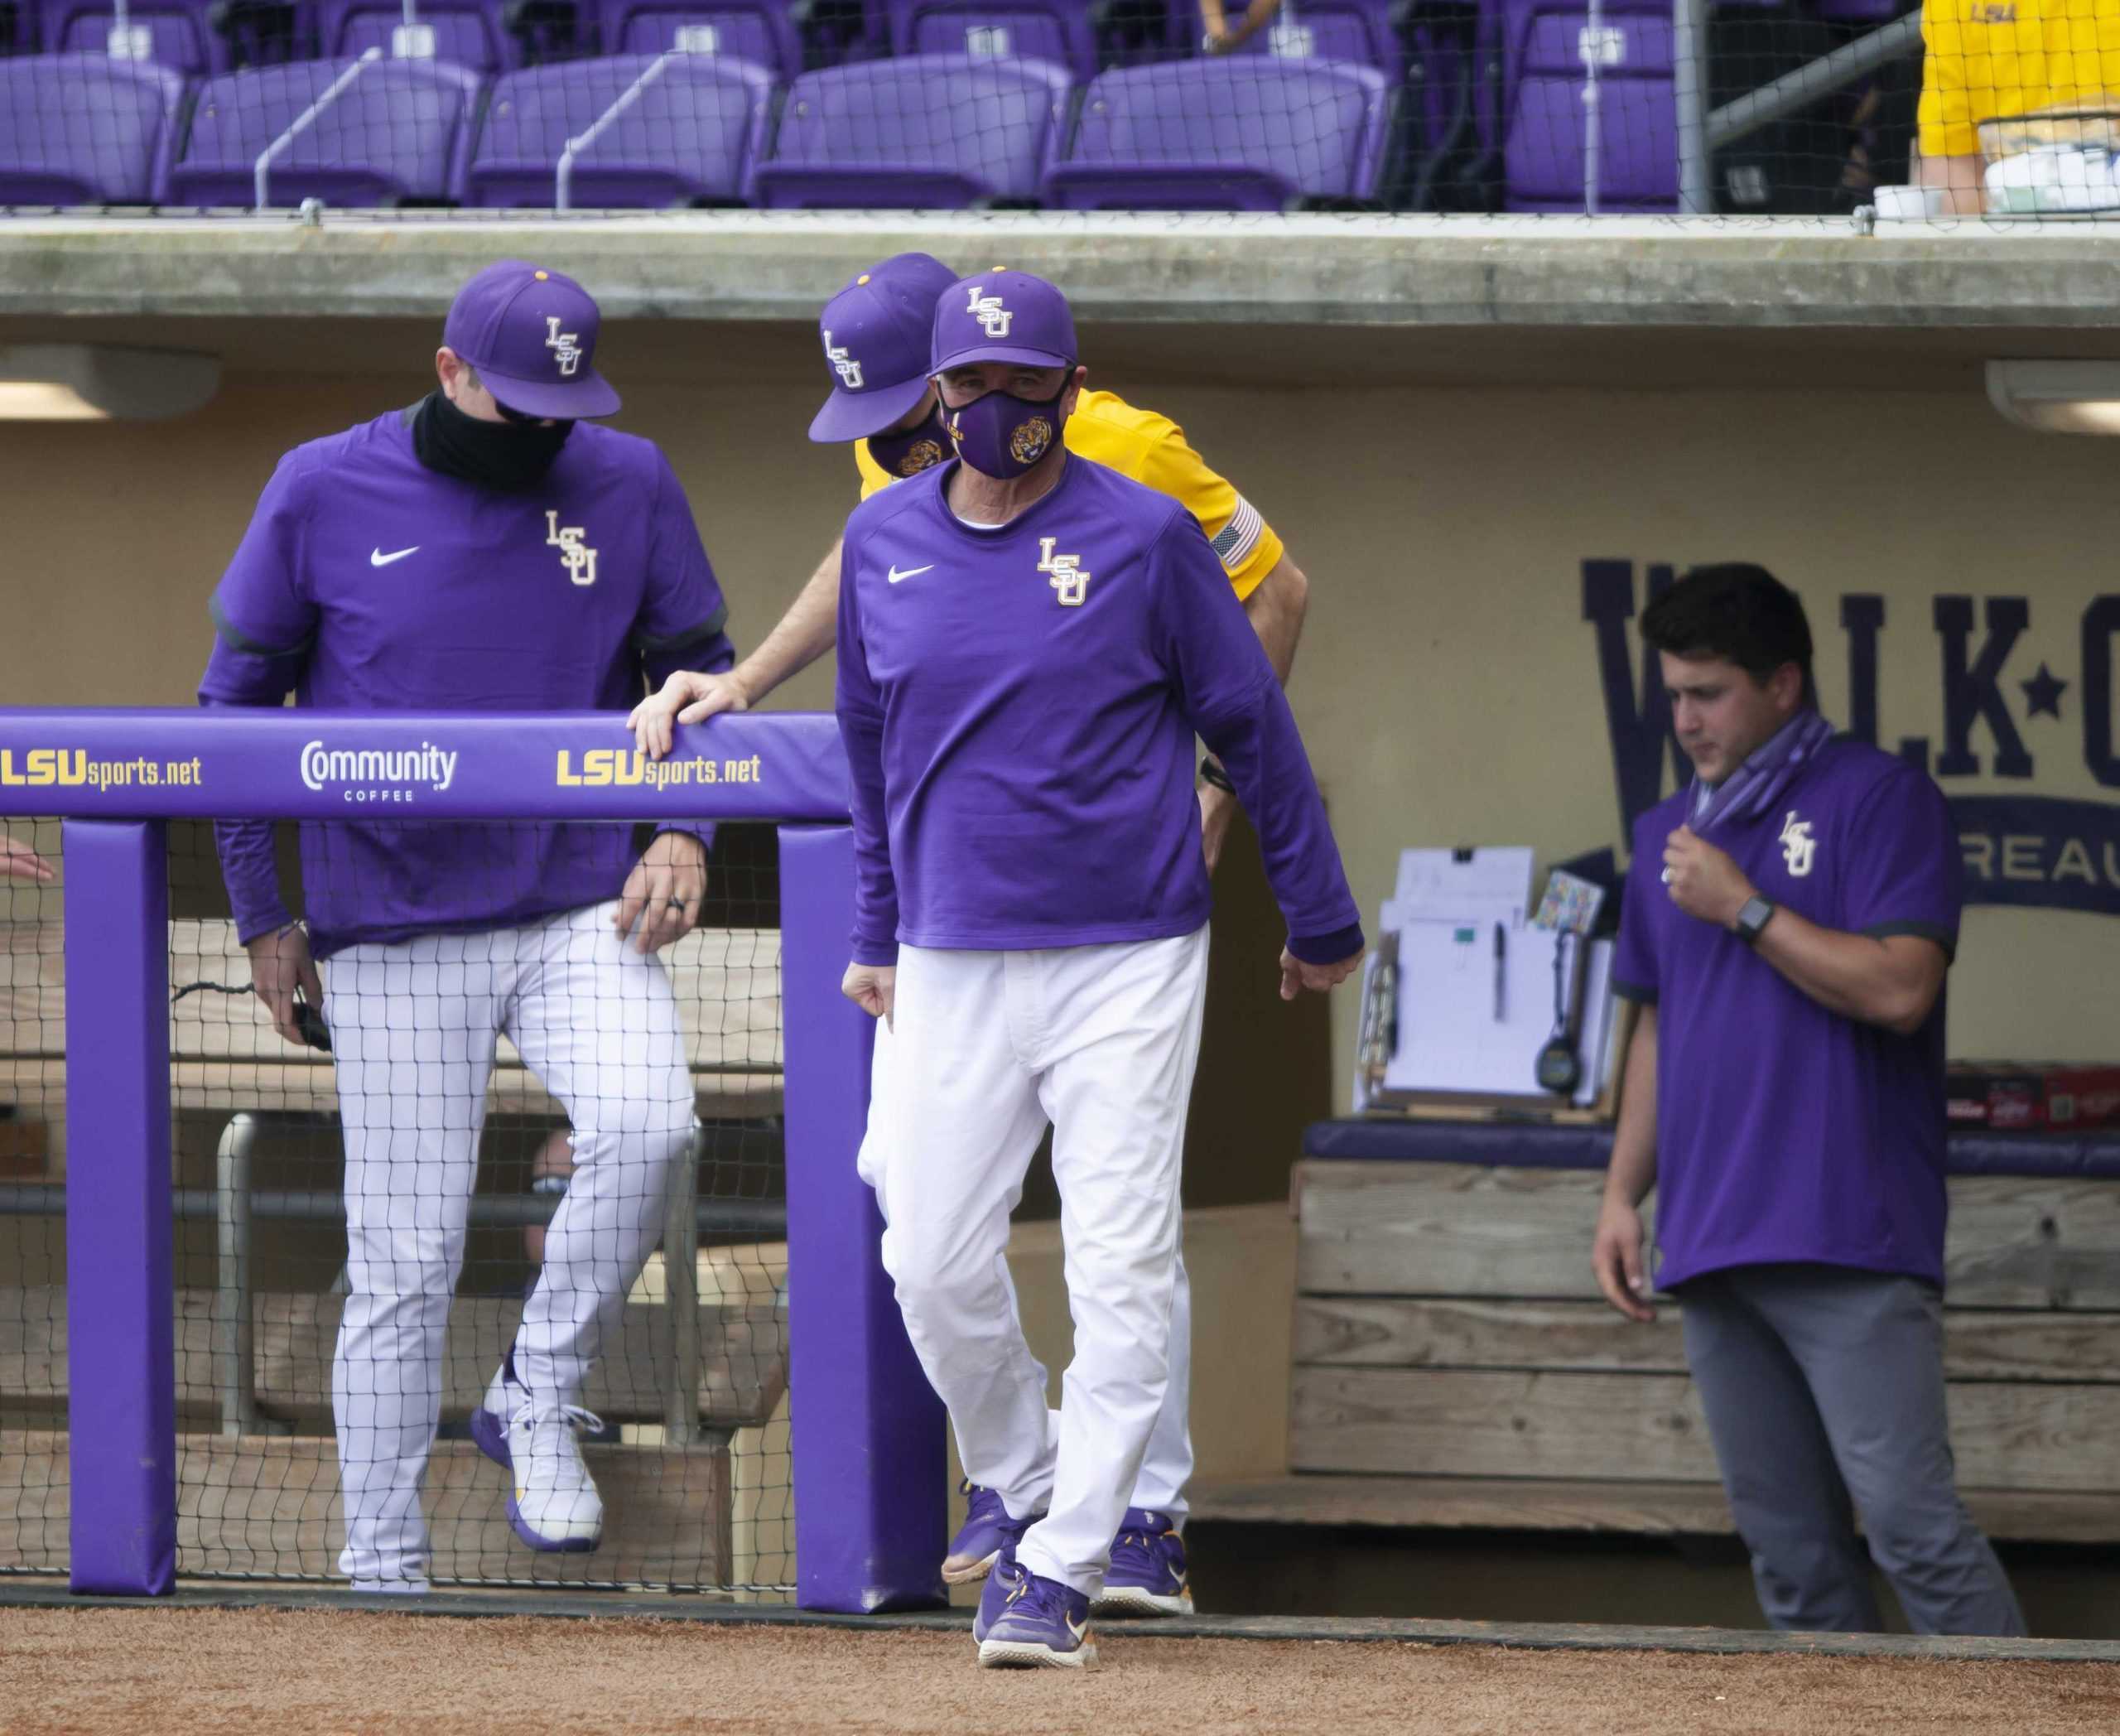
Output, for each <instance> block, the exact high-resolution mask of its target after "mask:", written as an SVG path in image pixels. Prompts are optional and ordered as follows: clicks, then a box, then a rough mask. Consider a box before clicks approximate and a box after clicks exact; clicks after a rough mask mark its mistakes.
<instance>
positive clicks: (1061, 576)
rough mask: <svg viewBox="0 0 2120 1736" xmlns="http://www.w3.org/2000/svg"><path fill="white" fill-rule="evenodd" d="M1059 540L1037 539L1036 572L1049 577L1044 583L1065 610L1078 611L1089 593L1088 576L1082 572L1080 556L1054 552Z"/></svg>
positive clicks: (1054, 538) (1053, 538) (1055, 538)
mask: <svg viewBox="0 0 2120 1736" xmlns="http://www.w3.org/2000/svg"><path fill="white" fill-rule="evenodd" d="M1059 542H1060V539H1059V538H1058V537H1040V538H1038V571H1040V572H1042V573H1045V574H1048V575H1049V576H1048V578H1047V580H1046V583H1048V585H1050V586H1052V587H1053V595H1054V596H1057V597H1058V599H1059V600H1060V604H1061V606H1062V608H1065V609H1079V608H1081V607H1082V603H1083V601H1084V600H1085V599H1086V598H1087V596H1089V593H1090V575H1089V574H1088V573H1086V572H1084V571H1082V567H1081V564H1080V563H1081V561H1082V557H1081V556H1080V555H1063V554H1058V553H1055V552H1054V550H1055V549H1056V548H1057V547H1058V545H1059Z"/></svg>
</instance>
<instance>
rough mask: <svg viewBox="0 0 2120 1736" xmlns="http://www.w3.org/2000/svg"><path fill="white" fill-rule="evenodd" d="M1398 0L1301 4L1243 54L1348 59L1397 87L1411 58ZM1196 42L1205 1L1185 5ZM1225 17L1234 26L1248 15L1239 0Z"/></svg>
mask: <svg viewBox="0 0 2120 1736" xmlns="http://www.w3.org/2000/svg"><path fill="white" fill-rule="evenodd" d="M1394 3H1395V0H1295V3H1294V4H1291V5H1288V6H1284V7H1282V9H1281V11H1280V12H1279V14H1278V15H1277V16H1276V17H1274V22H1272V23H1271V24H1270V25H1268V26H1267V27H1266V28H1265V29H1264V30H1262V31H1260V32H1259V33H1258V35H1256V36H1254V37H1252V38H1251V40H1250V41H1248V42H1246V44H1245V45H1244V46H1243V47H1242V48H1241V49H1240V50H1239V51H1238V52H1239V53H1240V54H1258V55H1274V56H1276V57H1277V58H1279V59H1280V60H1346V61H1348V62H1350V63H1351V64H1352V65H1356V66H1374V67H1375V68H1376V70H1378V71H1379V72H1380V73H1382V74H1383V75H1385V77H1386V78H1387V79H1389V80H1390V81H1391V82H1392V83H1393V84H1397V83H1398V82H1399V81H1400V80H1401V79H1403V78H1404V77H1405V75H1406V53H1405V49H1404V48H1403V47H1402V46H1400V41H1399V32H1398V31H1397V29H1396V28H1395V27H1394V25H1393V24H1392V22H1391V13H1392V10H1393V7H1394ZM1183 10H1184V12H1185V13H1186V15H1187V17H1188V23H1189V30H1190V36H1191V40H1192V41H1195V42H1197V41H1199V40H1200V38H1201V37H1202V36H1203V35H1204V34H1205V33H1206V27H1205V25H1204V24H1203V23H1202V20H1201V17H1200V0H1183ZM1222 10H1223V12H1225V13H1226V15H1227V16H1228V17H1229V18H1230V19H1231V22H1235V21H1236V19H1237V18H1239V17H1242V16H1243V13H1244V10H1245V9H1244V7H1242V6H1241V4H1240V3H1238V0H1228V3H1227V4H1226V5H1225V6H1224V7H1223V8H1222Z"/></svg>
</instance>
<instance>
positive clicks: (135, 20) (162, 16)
mask: <svg viewBox="0 0 2120 1736" xmlns="http://www.w3.org/2000/svg"><path fill="white" fill-rule="evenodd" d="M207 9H208V8H207V0H141V3H140V4H139V5H137V6H133V7H128V8H127V17H128V29H129V30H130V31H131V33H132V36H131V40H130V41H127V42H123V43H121V44H120V45H119V50H120V54H121V56H122V58H124V59H127V60H152V61H153V62H155V64H156V65H159V66H173V67H175V68H176V70H178V71H179V72H189V73H203V72H220V71H224V70H226V69H227V67H228V65H229V52H228V41H227V39H226V38H225V37H224V36H221V35H219V33H218V32H217V31H214V28H213V27H212V26H211V25H210V23H209V22H208V21H207V16H206V14H207ZM39 10H40V12H41V14H42V17H41V26H42V32H43V36H42V40H43V41H44V44H45V46H46V47H47V48H49V49H51V51H52V52H53V53H55V54H93V55H103V54H108V53H109V52H110V50H111V47H112V41H111V33H112V31H113V28H114V27H115V25H116V23H117V15H116V13H115V12H114V11H113V8H112V7H111V4H110V0H43V4H42V6H41V7H40V8H39ZM143 51H144V52H143Z"/></svg>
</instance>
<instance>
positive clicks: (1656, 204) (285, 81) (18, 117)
mask: <svg viewBox="0 0 2120 1736" xmlns="http://www.w3.org/2000/svg"><path fill="white" fill-rule="evenodd" d="M98 3H102V0H98ZM219 3H222V4H224V5H226V4H230V3H234V0H219ZM334 3H337V4H341V5H357V4H362V3H372V0H334ZM540 3H545V0H512V4H513V7H515V12H514V14H513V16H516V17H520V16H522V15H523V12H524V9H525V8H527V7H531V6H534V5H537V4H540ZM604 3H605V5H606V6H608V7H612V8H614V9H615V10H614V11H613V12H610V13H609V14H608V15H607V16H609V17H612V18H614V19H616V20H618V21H619V22H620V23H622V24H624V27H625V28H626V29H629V30H630V29H633V28H634V27H637V26H644V25H645V24H646V23H647V22H656V21H659V22H657V28H658V30H662V29H667V30H668V31H671V32H673V34H672V37H671V40H670V41H668V42H667V44H666V45H665V50H666V51H665V52H664V53H663V54H662V55H660V56H658V53H657V52H655V51H642V52H635V53H629V54H626V55H611V56H605V57H597V58H590V59H584V60H556V61H552V62H548V63H545V64H542V65H535V66H530V67H522V68H515V69H512V70H508V71H505V72H503V73H502V74H501V75H500V76H499V79H498V80H495V81H493V82H492V83H490V84H489V82H488V81H487V80H486V78H485V77H484V74H483V73H482V72H481V71H480V70H479V68H477V67H475V66H473V67H466V66H465V65H461V64H460V63H457V62H454V61H451V60H447V59H446V58H445V59H437V58H432V57H429V56H426V55H424V54H422V55H412V56H400V57H397V58H391V57H389V51H388V48H386V47H385V46H384V45H383V44H381V43H377V44H372V45H371V46H370V47H369V54H371V55H378V56H381V58H377V59H374V60H371V61H370V62H369V63H368V64H365V65H362V64H359V63H358V62H356V61H355V60H354V59H353V58H352V57H349V56H348V57H340V58H338V59H335V60H323V61H302V62H291V63H286V64H281V65H267V66H259V67H252V68H248V69H246V70H243V71H240V72H235V73H224V74H220V75H216V76H214V77H213V78H210V79H209V80H205V82H204V84H202V85H200V86H198V87H196V94H193V89H194V87H191V86H189V85H187V84H185V83H184V82H183V81H182V80H181V79H180V78H179V77H178V75H176V72H175V71H174V70H169V69H164V68H161V67H157V66H155V65H148V64H145V63H142V62H139V61H135V60H124V59H122V58H121V59H117V60H113V59H110V58H108V57H107V56H104V55H100V54H92V55H71V56H61V57H51V56H46V57H41V58H36V57H18V58H17V59H16V60H0V90H4V92H5V93H6V94H4V96H0V201H4V202H7V203H13V204H31V203H36V204H69V205H71V204H84V203H85V204H107V203H124V204H132V203H156V204H175V205H200V204H236V205H248V204H251V203H253V200H254V195H253V192H252V190H251V188H252V182H253V179H254V175H253V164H254V162H255V160H256V158H257V157H258V155H259V153H261V152H263V151H264V150H265V149H266V147H267V146H268V145H270V144H272V142H273V140H274V139H275V138H277V137H279V135H280V133H282V132H283V131H285V130H286V129H287V128H288V127H290V126H291V125H292V124H293V123H295V122H296V119H297V118H300V117H301V116H302V115H303V113H304V112H305V111H306V109H309V108H310V106H311V104H315V103H317V102H318V101H319V99H321V98H325V96H326V95H327V94H328V96H329V100H328V101H326V102H325V104H324V106H323V108H322V109H321V110H320V113H318V114H317V115H316V116H315V117H314V118H312V119H311V120H310V121H309V122H306V123H304V127H303V129H302V130H301V132H300V133H299V134H298V136H296V137H295V138H293V139H292V140H291V141H290V142H289V143H288V145H287V147H284V148H283V149H282V151H281V152H278V153H277V154H276V157H275V160H274V162H273V163H272V166H271V167H270V172H269V176H268V180H269V182H270V188H269V196H270V202H271V203H272V204H275V205H290V204H292V203H295V202H296V201H298V200H300V199H301V198H303V197H307V196H316V197H320V198H323V199H325V200H327V202H330V203H333V204H338V205H378V204H381V205H397V204H450V203H457V204H467V205H528V206H534V207H543V206H549V205H552V204H553V203H555V202H556V201H557V199H558V197H559V195H558V191H557V180H556V169H557V163H558V161H559V158H560V157H561V154H562V152H565V150H566V144H567V142H568V141H569V140H570V139H576V138H579V137H581V134H582V133H584V132H585V131H586V130H587V129H588V128H590V127H591V126H593V125H595V123H596V122H597V120H598V118H599V117H600V116H602V115H604V114H605V112H606V110H608V109H610V108H611V107H612V105H613V104H616V103H618V102H619V99H621V98H622V97H626V96H627V93H628V92H629V91H634V86H635V84H637V83H638V84H639V86H640V88H639V89H638V90H637V91H634V94H633V95H632V96H631V97H630V98H629V99H628V100H627V102H626V104H625V106H624V109H623V110H622V111H621V112H620V113H618V114H616V115H614V117H613V118H612V120H611V121H610V123H608V124H607V125H605V127H604V128H601V129H600V132H599V133H598V136H597V137H595V139H594V140H591V141H589V142H586V143H585V144H584V145H583V146H582V147H580V148H578V149H577V150H576V152H574V153H573V161H572V164H571V170H572V173H571V186H570V197H569V199H568V201H567V202H569V203H571V204H572V205H577V206H592V205H636V206H641V205H645V206H656V205H683V204H704V205H713V204H725V205H740V204H757V205H766V206H792V205H808V206H821V207H842V208H844V207H855V208H868V207H897V208H903V207H908V206H926V207H957V206H963V205H977V204H995V203H999V204H1004V205H1009V204H1013V205H1036V204H1044V205H1055V206H1060V207H1065V208H1136V209H1173V208H1174V209H1203V208H1204V209H1244V210H1271V209H1279V208H1282V207H1284V205H1287V204H1288V203H1289V201H1291V200H1308V201H1312V202H1321V203H1327V204H1330V203H1338V202H1351V203H1355V204H1370V203H1378V202H1380V203H1385V204H1387V205H1390V206H1393V207H1395V208H1403V207H1408V206H1411V207H1415V208H1421V207H1424V206H1425V205H1427V204H1428V203H1429V201H1428V200H1426V199H1425V198H1424V196H1423V193H1422V188H1423V186H1424V185H1425V184H1426V181H1427V180H1428V179H1429V178H1430V177H1433V176H1434V175H1435V174H1436V172H1437V170H1438V166H1440V165H1443V164H1444V163H1446V162H1448V164H1449V165H1450V166H1451V169H1452V171H1453V172H1455V173H1456V174H1458V176H1460V177H1461V178H1470V179H1473V180H1477V181H1482V182H1483V183H1485V184H1486V186H1489V187H1491V189H1492V190H1493V191H1492V194H1491V196H1490V204H1489V208H1493V207H1495V206H1498V207H1499V208H1501V209H1503V210H1524V211H1579V210H1583V209H1584V208H1585V205H1586V203H1587V189H1586V181H1587V180H1589V179H1594V181H1595V184H1596V193H1597V205H1598V209H1600V210H1607V211H1665V210H1674V209H1675V207H1676V204H1677V178H1678V177H1677V137H1676V135H1677V124H1676V106H1675V87H1676V81H1677V69H1678V65H1679V61H1678V50H1679V44H1678V42H1677V40H1676V37H1675V34H1674V30H1673V25H1672V18H1671V12H1670V0H1604V3H1603V4H1602V7H1600V8H1599V9H1598V10H1597V12H1595V13H1592V12H1591V11H1590V10H1589V9H1588V0H1483V3H1477V4H1476V3H1473V0H1426V4H1425V7H1424V11H1423V12H1422V13H1421V14H1420V16H1419V19H1418V21H1417V22H1411V23H1409V17H1411V16H1412V15H1410V14H1408V13H1405V12H1403V11H1400V12H1392V13H1391V14H1390V18H1389V19H1388V20H1386V21H1385V22H1389V23H1390V24H1391V25H1392V26H1393V28H1392V29H1391V30H1390V31H1387V32H1385V35H1386V36H1388V38H1389V40H1390V41H1395V42H1397V43H1399V44H1400V47H1401V48H1402V49H1404V50H1405V53H1406V55H1407V64H1406V65H1405V66H1404V67H1402V68H1400V69H1399V70H1400V73H1401V74H1402V75H1403V79H1395V77H1394V74H1393V72H1392V71H1391V70H1380V69H1378V68H1376V67H1375V66H1371V65H1364V64H1360V63H1358V62H1356V61H1354V60H1344V61H1343V60H1337V59H1335V58H1332V57H1328V56H1325V55H1317V56H1313V57H1308V58H1301V57H1294V56H1289V55H1276V54H1270V53H1261V54H1259V55H1233V56H1226V57H1220V58H1208V57H1197V58H1193V57H1177V58H1171V59H1165V60H1152V61H1150V62H1149V63H1146V64H1143V65H1133V66H1125V67H1119V68H1115V69H1111V70H1106V71H1104V72H1102V73H1100V74H1097V75H1095V76H1094V77H1093V78H1091V79H1090V80H1087V81H1084V80H1078V79H1076V78H1075V77H1073V76H1072V74H1071V73H1070V71H1069V70H1067V65H1066V64H1065V63H1064V62H1063V61H1062V60H1060V59H1057V58H1052V57H1048V56H1045V55H1036V56H1029V55H1015V56H1003V55H995V54H994V53H992V52H990V50H991V49H992V47H993V46H994V40H993V39H992V38H991V37H981V38H978V39H977V40H978V41H979V43H980V48H979V51H977V52H959V53H954V54H933V53H927V54H905V55H889V56H883V57H879V58H872V59H867V60H855V61H851V62H847V63H845V64H842V65H838V66H836V67H828V68H825V69H822V70H817V71H813V72H809V73H804V74H800V75H797V77H795V78H794V79H793V80H792V81H789V80H782V79H780V78H779V77H778V75H777V73H776V70H775V67H776V64H777V63H775V62H774V61H773V60H764V59H762V60H752V59H749V58H748V57H744V56H740V55H730V54H727V53H719V54H710V53H706V52H703V51H701V45H700V44H699V43H698V42H697V41H694V40H693V39H691V38H688V37H687V36H685V35H684V34H683V32H684V31H685V30H686V29H688V28H692V27H691V26H684V25H682V24H677V25H673V24H672V22H671V21H672V20H673V19H682V17H686V16H688V15H689V12H690V11H691V10H696V9H697V8H699V7H703V6H711V5H714V4H717V3H720V0H604ZM732 3H733V0H732ZM1019 3H1021V4H1025V5H1028V4H1029V0H1019ZM1377 4H1378V8H1379V10H1381V9H1382V4H1383V0H1377ZM916 7H937V8H948V10H943V11H937V12H933V13H932V14H931V13H929V12H918V15H917V16H914V15H913V9H914V8H916ZM658 8H661V9H658ZM754 10H756V9H755V8H754ZM1004 11H1005V7H1003V6H997V5H994V4H989V5H986V6H985V7H978V8H973V7H968V6H966V5H964V4H962V3H961V0H905V3H904V4H903V5H901V6H900V7H899V11H898V12H897V13H894V17H899V15H900V14H903V15H904V16H903V17H902V18H900V22H903V23H904V24H905V25H906V27H908V28H911V27H914V26H918V24H920V23H921V22H923V20H926V21H928V22H932V21H933V19H934V18H936V17H947V18H949V19H951V20H952V21H953V27H957V28H963V29H976V30H978V31H1003V32H1004V33H1005V34H1008V40H1009V41H1016V40H1018V39H1019V35H1021V34H1024V32H1023V31H1022V30H1021V27H1020V26H1021V21H1020V20H1019V22H1018V23H1015V24H1009V25H1006V26H1004V25H1001V24H996V23H995V22H992V21H993V19H994V18H995V17H997V16H998V15H1000V13H1001V12H1004ZM378 16H381V15H378ZM397 16H402V14H398V15H397ZM436 16H437V17H439V16H440V15H439V14H437V15H436ZM476 16H478V17H484V16H485V15H484V14H483V13H480V14H478V15H476ZM729 16H730V17H734V16H735V13H733V12H732V13H730V14H729ZM759 16H764V14H763V12H761V13H760V14H759ZM1009 16H1011V17H1014V16H1015V15H1014V14H1013V13H1012V14H1010V15H1009ZM1025 16H1028V14H1025ZM1069 16H1070V17H1072V18H1073V19H1074V21H1075V22H1077V24H1081V23H1082V22H1083V20H1082V7H1080V6H1076V7H1073V8H1072V12H1070V14H1069ZM1301 16H1302V17H1303V21H1304V22H1303V26H1302V28H1303V30H1304V31H1310V32H1323V31H1325V30H1326V28H1327V23H1328V22H1329V21H1330V18H1331V17H1332V15H1331V14H1329V13H1328V12H1326V11H1324V10H1323V0H1306V3H1305V4H1304V6H1303V8H1302V12H1301ZM1347 16H1348V17H1352V12H1350V13H1349V14H1348V15H1347ZM966 20H979V21H985V22H976V24H973V25H968V24H967V23H966ZM626 21H630V22H626ZM753 22H756V20H755V19H754V21H753ZM781 22H783V24H785V23H786V22H787V21H786V20H785V19H784V18H783V20H782V21H781ZM1048 22H1051V21H1048ZM1372 22H1375V21H1372ZM439 27H440V26H439V25H436V26H434V28H437V29H438V28H439ZM1085 27H1087V26H1085ZM400 28H401V29H402V27H400ZM1379 28H1380V29H1381V28H1382V25H1381V24H1379ZM1010 33H1013V34H1010ZM714 40H715V41H716V42H719V41H722V40H724V39H723V38H721V37H720V36H716V37H715V38H714ZM1334 40H1335V41H1337V38H1336V39H1334ZM392 46H396V47H398V48H402V47H404V46H407V45H406V44H404V43H403V42H402V41H400V42H397V43H395V44H393V45H392ZM418 46H421V47H422V48H425V47H429V46H433V45H432V44H429V43H422V44H421V45H418ZM1305 46H1318V41H1317V39H1316V38H1314V37H1313V38H1307V39H1306V43H1305ZM1387 60H1388V57H1387ZM1593 80H1594V82H1595V83H1596V84H1597V87H1598V88H1597V101H1596V102H1595V103H1589V102H1587V101H1586V100H1585V97H1586V94H1587V87H1588V85H1589V84H1591V83H1592V81H1593ZM1467 164H1470V165H1472V166H1473V167H1472V171H1471V172H1470V175H1469V176H1467V171H1466V167H1465V166H1466V165H1467Z"/></svg>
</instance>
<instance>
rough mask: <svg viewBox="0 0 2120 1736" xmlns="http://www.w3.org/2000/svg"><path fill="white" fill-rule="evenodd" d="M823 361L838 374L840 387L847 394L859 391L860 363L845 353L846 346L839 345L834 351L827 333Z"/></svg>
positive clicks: (829, 334) (829, 335)
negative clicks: (842, 387)
mask: <svg viewBox="0 0 2120 1736" xmlns="http://www.w3.org/2000/svg"><path fill="white" fill-rule="evenodd" d="M825 359H826V361H828V362H830V363H831V364H832V367H833V369H835V370H836V372H837V373H838V374H839V383H840V384H841V385H842V386H844V387H846V389H847V390H848V391H849V392H859V391H860V389H861V364H860V363H859V362H857V361H855V359H854V358H853V357H852V356H850V355H849V354H847V353H846V345H844V344H841V345H839V347H838V348H836V349H834V348H833V347H832V341H831V333H830V332H829V331H827V332H826V334H825Z"/></svg>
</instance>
